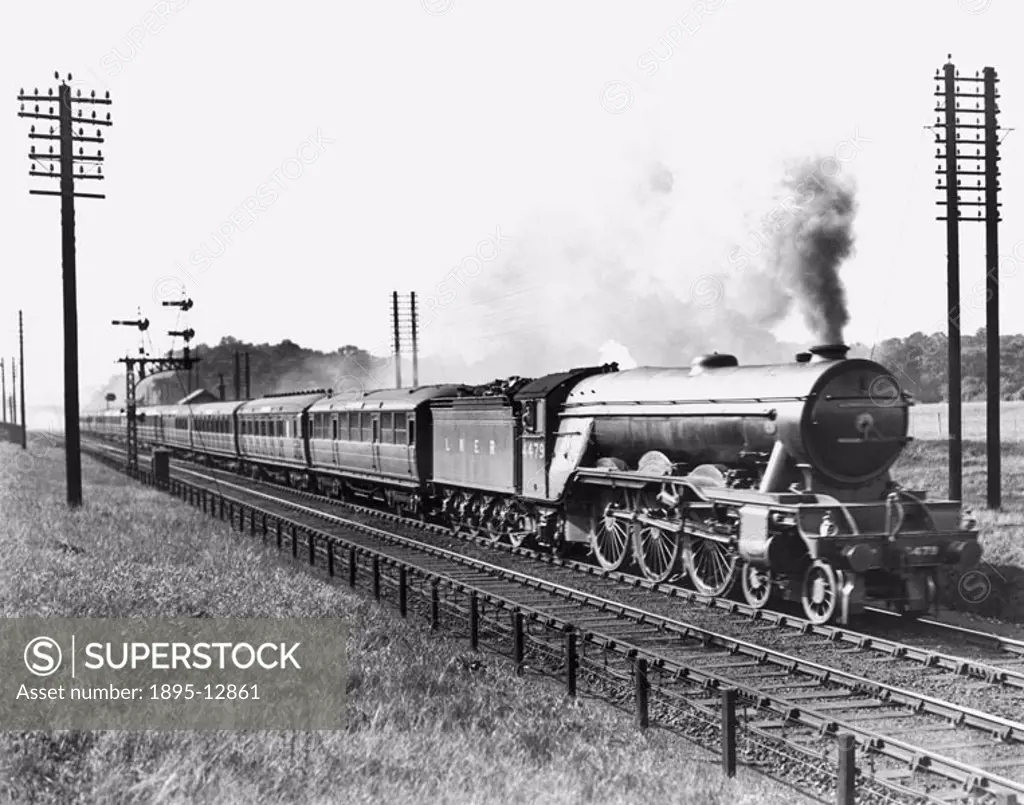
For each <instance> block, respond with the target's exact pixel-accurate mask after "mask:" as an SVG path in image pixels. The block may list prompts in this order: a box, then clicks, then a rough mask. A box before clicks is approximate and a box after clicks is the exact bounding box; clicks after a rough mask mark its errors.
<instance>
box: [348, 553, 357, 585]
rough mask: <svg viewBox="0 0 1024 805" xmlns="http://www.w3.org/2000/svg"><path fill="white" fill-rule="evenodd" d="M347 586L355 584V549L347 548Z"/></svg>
mask: <svg viewBox="0 0 1024 805" xmlns="http://www.w3.org/2000/svg"><path fill="white" fill-rule="evenodd" d="M348 586H349V587H355V586H356V549H355V548H349V549H348Z"/></svg>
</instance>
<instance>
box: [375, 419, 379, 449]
mask: <svg viewBox="0 0 1024 805" xmlns="http://www.w3.org/2000/svg"><path fill="white" fill-rule="evenodd" d="M379 441H380V420H379V419H375V420H373V442H374V444H376V443H377V442H379Z"/></svg>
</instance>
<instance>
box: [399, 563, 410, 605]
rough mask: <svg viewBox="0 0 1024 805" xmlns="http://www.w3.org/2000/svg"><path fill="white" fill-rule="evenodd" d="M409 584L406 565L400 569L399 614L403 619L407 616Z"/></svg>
mask: <svg viewBox="0 0 1024 805" xmlns="http://www.w3.org/2000/svg"><path fill="white" fill-rule="evenodd" d="M408 582H409V577H408V572H407V571H406V569H405V565H402V566H401V567H399V568H398V614H400V615H401V616H402V617H403V618H404V617H405V616H406V614H407V605H408V601H407V600H406V597H405V596H406V585H407V584H408Z"/></svg>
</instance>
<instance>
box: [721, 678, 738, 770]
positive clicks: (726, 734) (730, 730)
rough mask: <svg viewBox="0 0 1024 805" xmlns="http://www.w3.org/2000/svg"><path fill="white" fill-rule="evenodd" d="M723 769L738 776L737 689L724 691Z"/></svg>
mask: <svg viewBox="0 0 1024 805" xmlns="http://www.w3.org/2000/svg"><path fill="white" fill-rule="evenodd" d="M722 771H724V772H725V774H726V776H727V777H735V776H736V689H735V688H726V689H725V690H723V691H722Z"/></svg>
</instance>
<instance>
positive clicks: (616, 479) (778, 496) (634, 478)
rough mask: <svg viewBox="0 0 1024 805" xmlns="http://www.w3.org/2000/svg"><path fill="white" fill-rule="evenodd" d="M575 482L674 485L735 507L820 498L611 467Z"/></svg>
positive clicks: (582, 472)
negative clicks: (700, 481)
mask: <svg viewBox="0 0 1024 805" xmlns="http://www.w3.org/2000/svg"><path fill="white" fill-rule="evenodd" d="M575 479H576V480H577V481H579V482H580V483H582V484H586V485H588V486H607V487H612V488H613V489H615V488H617V489H642V488H643V487H645V486H647V484H663V483H673V484H677V485H680V486H685V487H686V488H687V489H689V490H690V491H692V492H693V494H694V495H695V496H696V497H697V498H699V499H701V500H706V501H720V502H722V503H728V504H732V505H741V504H743V503H758V504H762V505H764V504H773V505H781V506H793V505H796V504H800V503H804V504H806V503H818V502H819V501H818V496H817V495H807V494H799V493H796V492H758V491H757V490H756V489H734V488H732V487H728V486H706V485H704V484H700V483H694V482H693V481H692V480H690V479H688V478H687V477H686V476H685V475H653V474H651V473H641V472H630V471H629V470H616V469H613V468H611V467H609V468H607V469H605V468H603V467H581V468H580V469H578V470H576V473H575Z"/></svg>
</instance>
